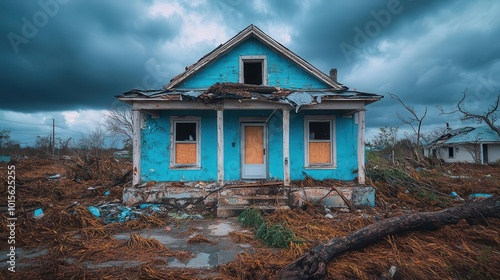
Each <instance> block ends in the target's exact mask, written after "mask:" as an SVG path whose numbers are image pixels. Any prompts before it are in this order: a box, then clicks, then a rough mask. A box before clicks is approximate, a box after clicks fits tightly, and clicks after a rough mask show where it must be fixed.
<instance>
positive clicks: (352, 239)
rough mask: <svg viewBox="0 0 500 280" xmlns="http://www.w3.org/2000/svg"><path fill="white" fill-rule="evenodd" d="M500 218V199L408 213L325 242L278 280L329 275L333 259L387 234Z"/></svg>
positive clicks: (291, 265)
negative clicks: (328, 271)
mask: <svg viewBox="0 0 500 280" xmlns="http://www.w3.org/2000/svg"><path fill="white" fill-rule="evenodd" d="M488 217H496V218H500V197H499V196H494V197H492V198H489V199H486V200H482V201H476V202H470V203H466V204H461V205H458V206H455V207H451V208H447V209H444V210H441V211H436V212H421V213H411V214H405V215H402V216H399V217H393V218H389V219H385V220H383V221H380V222H379V223H375V224H371V225H369V226H366V227H364V228H362V229H359V230H357V231H355V232H353V233H351V234H350V235H348V236H344V237H337V238H335V239H332V240H330V241H329V242H326V243H322V244H320V245H318V246H316V247H314V248H313V249H311V250H310V251H309V252H307V253H306V254H304V255H303V256H301V257H300V258H299V259H297V260H296V261H295V262H293V263H291V264H289V265H288V266H286V267H285V268H283V269H282V270H280V271H279V272H278V275H277V276H278V277H277V278H278V279H287V280H288V279H320V278H322V277H323V276H325V275H326V266H327V264H328V262H330V261H331V260H332V259H333V258H335V257H337V256H339V255H341V254H343V253H345V252H348V251H353V250H356V249H359V248H362V247H364V246H366V245H368V244H370V243H373V242H375V241H377V240H379V239H380V238H383V237H385V236H387V235H391V234H397V233H401V232H406V231H414V230H435V229H438V228H440V227H442V226H444V225H449V224H456V223H458V222H459V221H461V220H463V219H465V220H467V221H468V222H469V223H472V222H473V221H480V222H483V223H484V222H486V223H487V221H486V218H488Z"/></svg>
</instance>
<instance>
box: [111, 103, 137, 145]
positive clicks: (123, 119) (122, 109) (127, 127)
mask: <svg viewBox="0 0 500 280" xmlns="http://www.w3.org/2000/svg"><path fill="white" fill-rule="evenodd" d="M104 126H105V127H106V129H107V130H108V131H109V132H110V133H111V135H113V136H122V137H124V138H125V141H124V142H125V146H129V144H130V143H132V135H133V126H132V110H131V108H130V106H128V105H126V104H123V105H120V106H115V107H113V108H112V109H111V110H108V113H107V114H105V115H104Z"/></svg>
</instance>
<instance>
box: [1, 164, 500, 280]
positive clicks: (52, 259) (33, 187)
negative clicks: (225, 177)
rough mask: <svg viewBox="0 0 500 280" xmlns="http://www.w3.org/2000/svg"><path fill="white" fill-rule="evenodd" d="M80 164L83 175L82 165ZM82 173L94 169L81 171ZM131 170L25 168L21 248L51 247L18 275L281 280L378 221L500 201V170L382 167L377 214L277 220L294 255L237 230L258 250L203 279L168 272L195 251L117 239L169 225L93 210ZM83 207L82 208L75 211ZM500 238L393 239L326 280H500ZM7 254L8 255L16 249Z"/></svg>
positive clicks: (375, 181)
mask: <svg viewBox="0 0 500 280" xmlns="http://www.w3.org/2000/svg"><path fill="white" fill-rule="evenodd" d="M78 164H79V165H80V167H77V166H78ZM68 165H71V167H68ZM0 167H2V169H1V171H2V174H1V175H0V176H1V178H0V179H1V180H2V182H6V177H5V176H6V172H5V170H6V169H5V167H4V166H0ZM82 168H83V169H86V170H87V171H82V170H80V169H82ZM130 169H131V167H130V163H127V162H120V161H116V160H115V159H99V160H89V161H84V160H74V161H64V162H55V163H54V162H53V161H49V160H43V159H35V160H21V161H19V162H17V163H16V170H17V173H16V177H17V178H16V179H17V180H16V185H17V189H16V191H17V192H16V195H17V197H16V199H17V204H16V215H17V218H18V224H17V225H18V227H17V229H16V230H17V236H16V244H17V245H19V246H20V247H22V248H28V249H29V248H40V247H41V246H42V245H43V246H45V247H46V248H47V251H48V252H47V253H46V254H45V255H43V256H42V257H40V256H38V257H32V258H31V259H28V260H25V261H26V263H27V265H28V266H27V267H28V268H29V269H22V270H20V271H18V272H16V273H15V274H11V275H9V277H10V276H13V277H14V278H13V279H26V278H28V279H29V278H31V279H45V278H48V279H202V278H204V279H207V278H208V279H273V278H274V276H275V275H276V273H277V271H279V270H280V269H282V268H283V267H285V266H286V265H288V264H289V263H291V262H293V261H294V260H296V259H297V258H298V257H299V256H301V255H302V254H304V253H305V252H307V251H308V250H309V249H310V248H312V247H313V246H315V245H317V244H319V243H322V242H325V241H327V240H331V239H333V238H335V237H339V236H346V235H348V234H349V233H351V232H353V231H355V230H358V229H360V228H363V227H365V226H367V225H369V224H373V223H377V221H378V220H382V219H385V218H389V217H394V216H399V215H402V214H404V213H408V212H417V211H431V210H432V211H433V210H439V209H443V208H445V207H449V206H452V205H455V204H457V203H461V201H460V200H459V199H457V198H452V197H450V196H449V194H450V193H451V192H456V193H457V194H458V195H459V196H460V197H462V198H464V199H466V198H467V197H468V195H469V194H474V193H491V194H499V191H500V167H492V166H474V165H461V164H453V165H443V166H435V167H427V168H424V169H415V168H413V167H404V168H399V169H397V171H394V170H392V171H390V170H391V168H387V167H382V166H380V165H379V166H378V167H377V168H375V169H373V168H372V170H371V171H373V170H375V172H374V173H371V175H373V176H372V177H371V178H372V181H371V182H370V184H371V185H372V186H374V187H375V189H376V204H377V207H375V208H357V210H356V211H351V212H350V213H343V212H340V211H339V212H335V211H334V210H332V213H331V214H333V216H334V218H333V219H329V218H327V217H325V214H326V213H325V209H324V208H323V207H319V206H317V205H310V204H309V205H306V206H305V207H303V208H302V209H294V210H279V211H276V212H275V213H272V214H267V215H265V219H266V220H268V221H269V222H271V223H280V224H281V223H284V224H285V225H286V227H287V228H289V229H291V230H292V231H293V232H294V234H295V235H296V236H297V238H298V239H300V240H302V241H303V242H302V243H300V244H296V243H291V244H290V247H289V248H288V249H276V248H268V247H265V246H264V245H262V244H261V243H260V242H259V241H257V240H256V239H255V237H254V236H255V234H254V232H246V231H245V232H231V233H230V235H231V237H232V239H233V240H234V241H235V242H237V243H251V244H252V245H253V246H254V250H253V251H252V252H250V253H242V254H240V255H238V256H237V259H236V260H235V261H234V262H232V263H229V264H226V265H222V266H220V267H219V268H217V269H214V270H203V272H202V273H200V271H196V270H189V269H173V268H168V267H167V266H166V262H167V260H168V258H172V257H173V258H177V259H178V260H180V261H186V260H188V259H190V258H192V257H193V255H192V253H190V252H186V251H173V250H170V249H169V248H166V247H165V246H163V245H162V244H160V243H159V242H158V241H157V240H155V239H150V238H144V237H141V236H139V235H135V234H133V235H130V237H129V238H126V239H125V240H118V239H116V238H114V237H113V236H114V234H116V233H120V232H124V231H128V230H130V229H132V230H140V229H145V228H162V227H164V226H165V225H166V223H167V220H166V218H165V217H162V216H159V215H155V214H152V215H150V216H147V215H143V216H140V217H139V218H138V219H137V220H133V221H128V222H125V223H111V224H104V223H103V222H102V220H100V219H97V218H95V217H94V216H93V215H92V214H91V213H90V212H89V210H88V209H87V207H86V206H88V205H96V204H98V203H101V202H104V203H106V202H112V201H116V200H117V199H118V200H120V199H121V190H122V188H123V186H124V185H126V184H128V181H129V179H128V178H127V176H126V174H127V172H129V170H130ZM394 169H395V168H394ZM388 170H389V171H388ZM53 174H61V175H62V178H59V179H57V180H49V179H48V176H50V175H53ZM124 178H125V179H124ZM86 179H88V180H86ZM121 181H123V183H120V182H121ZM125 181H127V182H125ZM301 184H302V185H301V187H308V186H312V185H314V186H318V185H323V186H329V185H335V186H340V185H339V184H340V182H336V181H314V180H313V179H311V178H308V179H306V180H304V181H303V182H302V183H301ZM2 188H3V191H4V193H5V192H6V185H4V184H2ZM89 188H90V189H89ZM106 190H110V194H109V195H107V196H106V195H104V193H105V191H106ZM75 201H76V202H78V203H77V204H75V203H74V202H75ZM37 208H42V209H43V211H44V216H43V217H42V218H39V219H34V218H33V211H34V209H37ZM4 216H5V214H4ZM196 231H197V230H196V228H190V229H189V230H188V231H187V232H186V234H187V235H192V234H195V233H196ZM7 234H8V230H7V228H6V227H5V225H4V224H3V225H2V227H1V229H0V238H1V239H2V240H6V237H7ZM499 236H500V220H499V219H494V218H491V219H488V220H487V221H486V222H485V224H484V225H476V224H473V225H469V224H468V223H467V222H465V221H462V222H461V223H459V224H456V225H450V226H444V227H442V228H440V229H438V230H436V231H415V232H408V233H405V234H401V235H394V236H388V237H386V238H384V239H381V240H379V241H378V242H376V243H373V244H371V245H370V246H367V247H365V248H364V249H362V250H359V251H354V252H349V253H345V254H343V255H341V256H339V257H337V258H335V259H334V260H333V261H332V262H330V263H329V265H328V267H327V271H328V274H327V277H326V278H327V279H377V278H378V279H390V278H391V274H390V272H389V271H390V270H391V268H393V269H392V272H394V273H395V275H394V277H395V278H399V279H500V237H499ZM17 242H18V243H17ZM199 242H202V243H203V242H207V243H211V242H213V241H211V240H208V239H207V238H206V237H204V236H203V235H195V236H194V237H192V238H191V243H199ZM211 244H212V243H211ZM0 246H1V247H0V249H2V250H5V246H6V243H5V242H3V243H1V245H0ZM138 252H140V253H138ZM114 261H125V262H127V263H128V265H126V266H124V267H123V266H122V267H119V266H114V265H113V262H114ZM108 264H109V265H108ZM25 268H26V267H25ZM4 276H5V274H4ZM201 276H203V277H201ZM11 278H12V277H11ZM9 279H10V278H9Z"/></svg>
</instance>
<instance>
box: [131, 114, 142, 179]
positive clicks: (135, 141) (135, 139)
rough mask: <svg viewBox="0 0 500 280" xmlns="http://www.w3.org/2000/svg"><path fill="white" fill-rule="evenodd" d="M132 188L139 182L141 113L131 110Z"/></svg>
mask: <svg viewBox="0 0 500 280" xmlns="http://www.w3.org/2000/svg"><path fill="white" fill-rule="evenodd" d="M132 129H133V136H132V151H133V154H132V166H133V171H132V186H135V185H137V184H139V182H140V180H141V111H139V110H138V109H132Z"/></svg>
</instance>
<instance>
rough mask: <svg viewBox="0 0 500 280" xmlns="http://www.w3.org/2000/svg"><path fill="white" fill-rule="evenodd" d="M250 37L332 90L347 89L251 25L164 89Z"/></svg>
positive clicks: (191, 74)
mask: <svg viewBox="0 0 500 280" xmlns="http://www.w3.org/2000/svg"><path fill="white" fill-rule="evenodd" d="M251 37H253V38H256V39H257V40H259V41H261V42H262V43H264V44H265V45H267V46H268V47H270V48H271V49H273V50H274V51H276V52H278V53H280V54H282V55H283V56H285V57H286V58H288V59H289V60H291V61H293V62H294V63H295V64H296V65H298V66H299V67H301V68H302V69H304V70H305V71H306V72H308V73H310V74H311V75H313V76H314V77H316V78H318V79H319V80H321V81H322V82H324V83H325V84H327V85H329V86H331V87H332V90H347V89H348V87H346V86H344V85H342V84H340V83H338V82H337V81H334V80H332V79H331V78H330V77H329V76H327V75H326V74H325V73H323V72H321V71H320V70H319V69H318V68H316V67H314V66H313V65H312V64H310V63H309V62H307V61H306V60H304V59H303V58H301V57H300V56H298V55H296V54H295V53H293V52H292V51H290V50H289V49H288V48H286V47H285V46H283V45H282V44H280V43H279V42H278V41H276V40H274V39H273V38H272V37H271V36H269V35H267V34H266V33H264V32H263V31H262V30H260V29H259V28H257V27H256V26H255V25H253V24H251V25H249V26H248V27H247V28H245V29H243V30H242V31H240V32H239V33H238V34H236V36H234V37H233V38H231V39H229V41H227V42H226V43H224V44H221V45H219V46H218V47H217V48H215V49H214V50H212V51H211V52H209V53H208V54H206V55H205V56H203V57H202V58H200V60H198V61H197V62H196V63H194V64H193V65H191V66H188V67H186V71H184V72H183V73H181V74H179V75H177V76H176V77H174V78H173V79H171V80H170V83H169V84H168V85H167V86H165V89H166V90H173V89H175V88H176V87H177V86H178V85H180V84H181V83H182V82H183V81H185V80H187V79H188V78H189V77H191V76H193V75H194V74H195V73H197V72H198V71H199V70H201V69H202V68H203V67H205V66H207V65H209V64H210V63H211V62H213V61H214V60H217V59H218V58H220V57H221V56H222V55H224V54H226V53H227V52H229V51H230V50H231V49H233V48H234V47H235V46H237V45H238V44H240V43H241V42H243V41H245V40H246V39H248V38H251Z"/></svg>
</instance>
